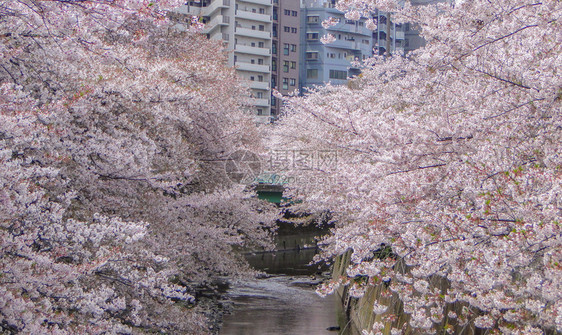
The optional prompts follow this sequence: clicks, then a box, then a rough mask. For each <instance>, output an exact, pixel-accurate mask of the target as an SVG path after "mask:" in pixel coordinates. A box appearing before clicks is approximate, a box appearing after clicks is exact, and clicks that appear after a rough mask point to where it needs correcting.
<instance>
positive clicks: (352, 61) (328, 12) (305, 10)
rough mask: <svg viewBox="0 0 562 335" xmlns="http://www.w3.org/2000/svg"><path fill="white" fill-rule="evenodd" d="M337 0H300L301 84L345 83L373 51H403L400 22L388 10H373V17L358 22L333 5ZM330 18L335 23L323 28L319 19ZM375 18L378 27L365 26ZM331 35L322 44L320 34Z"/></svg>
mask: <svg viewBox="0 0 562 335" xmlns="http://www.w3.org/2000/svg"><path fill="white" fill-rule="evenodd" d="M335 3H336V0H302V3H301V6H302V8H301V12H302V18H301V26H302V27H303V29H302V32H301V46H302V48H303V53H302V58H301V64H302V66H301V71H300V83H301V87H310V86H313V85H323V84H324V83H325V82H331V83H332V84H334V85H341V84H345V83H347V78H349V77H352V76H356V75H358V74H359V73H360V63H361V62H362V61H363V60H365V59H366V58H368V57H371V56H372V55H373V54H374V53H377V54H384V53H386V52H387V51H388V52H390V53H394V52H399V53H403V52H404V45H405V34H404V28H403V26H402V25H397V24H394V23H392V21H391V16H390V14H389V13H385V12H378V11H377V12H376V13H375V15H374V16H373V17H370V18H361V19H360V20H358V21H355V20H349V19H346V18H345V16H344V13H342V12H340V11H338V10H337V9H336V8H335ZM330 18H333V19H335V21H336V22H338V23H336V24H335V25H333V26H330V27H328V28H324V27H323V26H322V22H323V21H324V20H327V19H330ZM372 19H375V22H377V23H378V24H377V29H376V30H374V31H372V30H370V29H368V28H367V27H366V21H367V20H372ZM327 34H331V35H333V36H334V37H335V41H334V42H332V43H329V44H323V43H322V42H321V41H320V39H321V38H322V36H324V35H327Z"/></svg>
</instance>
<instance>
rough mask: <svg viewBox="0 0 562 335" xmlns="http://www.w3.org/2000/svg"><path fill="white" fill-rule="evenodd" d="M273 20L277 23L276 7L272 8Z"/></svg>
mask: <svg viewBox="0 0 562 335" xmlns="http://www.w3.org/2000/svg"><path fill="white" fill-rule="evenodd" d="M273 20H275V21H277V7H273Z"/></svg>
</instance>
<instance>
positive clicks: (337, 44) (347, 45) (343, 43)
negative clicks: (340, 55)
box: [326, 40, 368, 50]
mask: <svg viewBox="0 0 562 335" xmlns="http://www.w3.org/2000/svg"><path fill="white" fill-rule="evenodd" d="M326 46H327V47H330V48H339V49H348V50H359V49H361V43H359V42H357V41H355V40H336V41H334V42H332V43H330V44H327V45H326ZM367 47H368V45H367Z"/></svg>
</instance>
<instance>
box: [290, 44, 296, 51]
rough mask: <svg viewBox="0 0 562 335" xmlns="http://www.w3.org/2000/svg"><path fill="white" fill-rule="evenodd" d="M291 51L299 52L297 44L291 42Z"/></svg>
mask: <svg viewBox="0 0 562 335" xmlns="http://www.w3.org/2000/svg"><path fill="white" fill-rule="evenodd" d="M291 52H297V45H296V44H291Z"/></svg>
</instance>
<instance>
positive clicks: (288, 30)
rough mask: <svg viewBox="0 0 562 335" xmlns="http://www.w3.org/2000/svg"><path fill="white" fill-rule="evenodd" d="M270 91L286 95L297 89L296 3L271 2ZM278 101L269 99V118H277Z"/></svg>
mask: <svg viewBox="0 0 562 335" xmlns="http://www.w3.org/2000/svg"><path fill="white" fill-rule="evenodd" d="M272 27H273V31H272V36H273V42H272V60H271V87H272V88H275V89H276V90H278V91H279V92H280V93H281V94H283V95H287V94H289V93H290V92H292V91H294V90H295V89H298V88H299V69H300V50H301V45H300V30H301V11H300V0H273V26H272ZM280 107H281V106H280V101H279V99H277V98H275V97H274V96H272V97H271V115H272V117H274V118H275V117H277V116H278V114H279V110H280Z"/></svg>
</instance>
